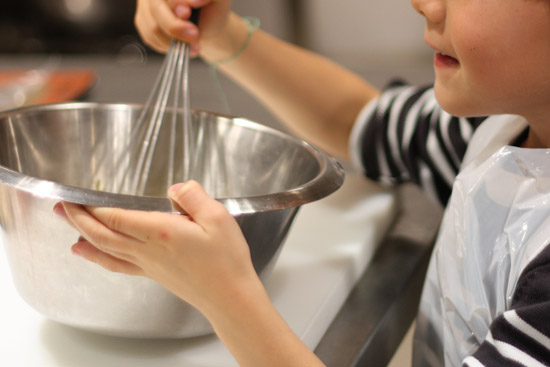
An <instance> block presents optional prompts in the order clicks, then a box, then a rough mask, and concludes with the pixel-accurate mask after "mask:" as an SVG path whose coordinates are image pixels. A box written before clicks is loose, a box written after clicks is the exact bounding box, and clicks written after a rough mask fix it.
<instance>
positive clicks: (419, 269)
mask: <svg viewBox="0 0 550 367" xmlns="http://www.w3.org/2000/svg"><path fill="white" fill-rule="evenodd" d="M418 191H419V189H418V188H417V187H415V186H413V185H403V186H401V187H399V188H398V189H397V192H396V197H397V199H398V200H397V201H398V203H399V211H398V215H397V217H396V220H395V222H394V223H393V225H392V227H391V228H390V230H389V231H388V234H387V235H386V237H385V238H384V240H383V241H382V243H381V244H380V246H379V248H378V251H377V253H376V255H375V256H374V258H373V259H372V261H371V263H370V264H369V266H368V267H367V268H366V270H365V271H364V273H363V274H362V275H361V277H360V279H359V280H358V282H357V284H356V285H355V287H354V288H353V290H352V292H351V293H350V295H349V296H348V298H347V300H346V302H345V303H344V305H343V306H342V307H341V309H340V311H339V313H338V314H337V315H336V317H335V319H334V320H333V322H332V324H331V325H330V326H329V328H328V329H327V331H326V333H325V335H324V336H323V338H322V339H321V341H320V342H319V344H318V345H317V348H316V349H315V353H316V354H317V355H318V356H319V357H320V358H321V360H322V361H323V362H324V363H325V364H327V365H328V366H338V367H359V366H366V365H368V366H387V364H388V363H389V361H390V360H391V358H392V356H393V354H394V353H395V351H396V349H397V347H398V346H399V344H400V343H401V341H402V339H403V337H404V336H405V334H406V332H407V330H408V328H409V326H410V325H411V322H412V321H413V320H414V318H415V317H416V312H417V309H418V302H419V299H420V293H421V290H422V285H423V282H424V276H425V272H426V269H427V266H428V262H429V258H430V254H431V250H432V248H433V244H434V242H435V238H436V235H437V231H438V228H439V223H440V221H441V215H442V209H441V207H440V206H439V205H438V204H436V203H434V202H433V201H431V200H430V199H428V198H426V197H425V196H424V194H422V193H419V192H418Z"/></svg>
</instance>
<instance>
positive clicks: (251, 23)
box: [210, 17, 261, 65]
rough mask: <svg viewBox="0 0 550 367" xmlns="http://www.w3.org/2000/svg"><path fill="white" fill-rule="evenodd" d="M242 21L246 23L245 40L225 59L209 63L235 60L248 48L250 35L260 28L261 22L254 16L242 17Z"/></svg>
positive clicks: (216, 63)
mask: <svg viewBox="0 0 550 367" xmlns="http://www.w3.org/2000/svg"><path fill="white" fill-rule="evenodd" d="M243 20H244V22H245V23H246V26H247V28H248V34H247V36H246V40H245V41H244V43H243V45H242V46H241V48H239V49H238V50H237V52H235V53H234V54H233V55H232V56H229V57H228V58H227V59H223V60H219V61H213V62H211V63H210V64H213V65H222V64H227V63H230V62H232V61H235V60H236V59H238V58H239V56H241V55H242V53H243V52H244V51H245V50H246V49H247V48H248V45H249V44H250V40H251V39H252V35H253V34H254V32H255V31H256V30H258V28H260V25H261V22H260V19H258V18H256V17H243Z"/></svg>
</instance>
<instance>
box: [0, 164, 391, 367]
mask: <svg viewBox="0 0 550 367" xmlns="http://www.w3.org/2000/svg"><path fill="white" fill-rule="evenodd" d="M393 203H394V200H393V196H392V195H391V194H390V193H387V192H384V191H382V190H381V189H380V188H379V187H377V186H376V185H374V184H372V183H369V182H367V181H365V180H363V179H362V178H360V177H357V176H355V175H348V176H347V177H346V182H345V183H344V186H343V187H342V188H341V189H340V190H339V191H338V192H336V193H335V194H333V195H331V196H330V197H328V198H326V199H324V200H321V201H318V202H315V203H311V204H308V205H305V206H304V207H303V208H301V209H300V212H299V214H298V216H297V218H296V220H295V222H294V224H293V227H292V228H291V230H290V233H289V235H288V239H287V242H286V244H285V247H284V249H283V251H282V253H281V256H280V258H279V260H278V263H277V264H276V266H275V268H274V270H273V273H272V275H271V277H270V278H269V279H267V280H266V282H265V286H266V288H267V291H268V293H269V295H270V297H271V298H272V300H273V302H274V304H275V306H276V307H277V309H278V310H279V312H280V313H281V315H282V316H283V317H284V319H285V320H286V321H287V322H288V323H289V325H290V326H291V327H292V329H293V330H294V331H295V332H296V333H297V335H298V336H299V337H300V338H301V339H302V340H303V341H304V342H305V343H306V344H307V345H308V346H309V347H310V348H312V349H313V348H315V346H316V345H317V343H318V342H319V340H320V339H321V337H322V336H323V334H324V332H325V331H326V329H327V328H328V326H329V325H330V322H331V321H332V319H333V318H334V316H335V315H336V313H337V312H338V310H339V308H340V307H341V305H342V304H343V302H344V301H345V298H346V296H347V294H348V293H349V291H350V290H351V288H353V286H354V284H355V282H356V280H357V279H358V277H359V276H360V275H361V273H362V271H363V270H364V269H365V267H366V266H367V264H368V263H369V261H370V259H371V257H372V255H373V253H374V250H375V249H376V246H377V244H378V243H379V241H380V239H381V238H382V236H383V235H384V233H385V231H386V230H387V228H388V226H389V224H390V223H391V220H392V218H393V213H394V210H393ZM0 240H1V239H0ZM2 247H3V246H2ZM0 292H1V294H2V303H1V308H0V311H1V312H0V325H1V326H0V365H2V366H9V367H34V366H40V367H50V366H52V367H54V366H55V367H58V366H59V367H61V366H63V367H65V366H66V367H75V366H77V367H87V366H89V367H98V366H102V367H110V366H112V367H115V366H116V367H123V366H132V367H139V366H155V367H163V366H170V367H172V366H186V367H222V366H223V367H231V366H236V365H237V364H236V362H235V361H234V359H233V358H232V357H231V355H230V354H229V352H228V351H227V350H226V349H225V347H224V346H223V344H222V343H221V342H220V341H219V340H218V339H217V338H216V337H215V336H214V335H210V336H205V337H198V338H190V339H178V340H139V339H125V338H117V337H110V336H105V335H99V334H93V333H90V332H87V331H83V330H78V329H74V328H71V327H68V326H64V325H61V324H58V323H56V322H53V321H50V320H47V319H45V318H44V317H43V316H42V315H40V314H38V313H37V312H36V311H34V310H33V309H32V308H30V307H29V306H28V305H27V304H26V303H25V302H24V301H23V300H22V299H21V298H20V297H19V295H18V294H17V291H16V290H15V287H14V285H13V283H12V281H11V274H10V272H9V267H8V264H7V261H6V257H5V255H4V251H1V252H0Z"/></svg>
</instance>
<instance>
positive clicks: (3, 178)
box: [0, 102, 345, 216]
mask: <svg viewBox="0 0 550 367" xmlns="http://www.w3.org/2000/svg"><path fill="white" fill-rule="evenodd" d="M140 107H143V104H127V103H100V102H66V103H54V104H45V105H34V106H24V107H19V108H14V109H9V110H5V111H1V112H0V119H4V118H7V117H10V116H15V115H17V114H21V113H26V112H32V111H40V112H41V111H47V110H63V109H90V110H91V109H128V108H140ZM193 113H194V114H195V113H204V114H208V115H214V116H216V117H222V118H226V119H229V120H231V121H232V123H234V124H237V125H239V126H241V127H244V128H250V129H254V130H260V131H263V132H266V133H269V134H272V135H277V136H280V137H282V138H285V139H287V140H290V141H292V142H294V143H295V144H297V145H301V146H302V147H303V148H304V149H306V150H307V151H309V153H310V154H311V155H312V156H313V157H314V158H315V159H316V160H317V162H318V164H319V167H320V169H319V172H318V173H317V175H316V176H315V177H314V178H313V179H311V180H309V181H308V182H306V183H304V184H302V185H299V186H296V187H294V188H291V189H289V190H285V191H281V192H277V193H272V194H265V195H255V196H242V197H232V198H216V200H218V201H219V202H221V203H222V204H223V205H224V206H225V208H226V209H227V210H228V211H229V213H231V214H232V215H233V216H236V215H241V214H252V213H258V212H267V211H273V210H282V209H288V208H293V207H297V206H301V205H303V204H307V203H310V202H313V201H316V200H319V199H322V198H323V197H326V196H328V195H330V194H331V193H333V192H334V191H336V190H338V189H339V188H340V187H341V186H342V184H343V181H344V177H345V172H344V169H343V167H342V166H341V164H340V163H339V162H338V161H337V160H336V159H335V158H333V157H331V156H329V155H328V154H327V153H325V152H324V151H322V150H320V149H319V148H317V147H315V146H313V145H312V144H310V143H308V142H306V141H305V140H302V139H300V138H297V137H295V136H292V135H290V134H287V133H285V132H283V131H280V130H277V129H274V128H271V127H268V126H265V125H262V124H260V123H257V122H254V121H251V120H249V119H247V118H243V117H235V116H230V115H226V114H220V113H214V112H209V111H206V110H198V109H193ZM0 184H4V185H7V186H10V187H13V188H15V189H16V190H21V191H24V192H27V193H29V194H32V195H33V196H38V197H41V198H48V199H52V200H59V201H68V202H73V203H76V204H82V205H88V206H103V207H118V208H123V209H134V210H145V211H160V212H171V213H182V211H181V209H179V208H174V207H173V205H172V203H171V201H170V200H169V199H168V198H162V197H152V196H137V195H129V194H116V193H111V192H106V191H98V190H93V189H86V188H80V187H76V186H71V185H66V184H61V183H57V182H54V181H49V180H45V179H41V178H37V177H33V176H29V175H26V174H23V173H20V172H17V171H14V170H12V169H10V168H7V167H5V166H2V165H0Z"/></svg>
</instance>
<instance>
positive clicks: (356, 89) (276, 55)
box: [201, 14, 379, 158]
mask: <svg viewBox="0 0 550 367" xmlns="http://www.w3.org/2000/svg"><path fill="white" fill-rule="evenodd" d="M247 35H248V29H247V26H246V24H245V23H244V21H243V19H241V18H240V17H238V16H237V15H235V14H230V16H229V19H228V21H227V23H226V26H225V28H224V30H223V31H222V32H220V36H219V37H217V38H216V39H213V40H211V41H205V42H203V44H202V51H201V54H202V56H203V57H204V58H205V59H206V60H208V61H209V62H215V61H216V60H224V59H227V58H228V57H230V56H231V55H232V54H234V52H235V47H236V45H239V46H240V45H241V44H242V43H244V42H246V38H247ZM236 40H238V41H236ZM229 45H232V46H229ZM219 69H221V70H223V71H224V72H225V73H226V74H227V75H228V76H230V77H231V78H233V79H234V80H235V81H236V82H238V83H239V84H241V85H242V86H243V87H244V88H246V89H247V90H248V91H250V92H251V94H253V95H254V96H256V97H257V98H258V99H259V100H260V101H261V102H262V103H263V104H264V105H265V106H266V107H267V108H268V109H270V110H271V111H272V112H273V113H274V114H275V115H276V116H278V117H279V118H280V119H281V120H282V121H283V122H284V123H285V124H286V125H287V126H288V127H290V128H291V129H292V130H294V131H295V132H297V133H298V135H300V136H302V137H303V138H305V139H307V140H309V141H311V142H312V143H314V144H316V145H318V146H320V147H321V148H323V149H325V150H327V151H329V152H330V153H332V154H335V155H337V156H340V157H344V158H347V157H348V156H349V152H348V140H349V135H350V131H351V128H352V126H353V124H354V122H355V119H356V117H357V115H358V114H359V112H360V110H361V109H362V107H364V106H365V104H367V103H368V102H369V101H370V100H371V99H372V98H374V97H376V96H377V95H378V94H379V91H378V90H377V89H376V88H374V87H373V86H371V85H370V84H369V83H368V82H366V81H365V80H363V79H362V78H360V77H359V76H357V75H355V74H354V73H352V72H350V71H349V70H346V69H344V68H342V67H340V66H338V65H337V64H335V63H333V62H331V61H329V60H327V59H326V58H324V57H322V56H319V55H317V54H314V53H312V52H309V51H307V50H305V49H302V48H299V47H296V46H294V45H291V44H289V43H286V42H284V41H281V40H278V39H276V38H274V37H272V36H270V35H269V34H267V33H265V32H263V31H261V30H257V31H255V32H254V33H253V34H252V37H251V39H250V43H249V44H248V46H247V48H246V49H245V50H244V52H243V53H242V54H240V55H239V57H238V58H237V59H235V60H233V61H231V62H229V63H226V64H221V65H219Z"/></svg>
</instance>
